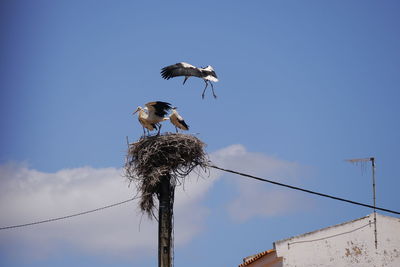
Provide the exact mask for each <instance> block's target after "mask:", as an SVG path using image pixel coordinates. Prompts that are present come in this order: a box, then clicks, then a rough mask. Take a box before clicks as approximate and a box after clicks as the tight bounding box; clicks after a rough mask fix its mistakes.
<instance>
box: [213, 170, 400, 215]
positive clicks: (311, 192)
mask: <svg viewBox="0 0 400 267" xmlns="http://www.w3.org/2000/svg"><path fill="white" fill-rule="evenodd" d="M209 167H211V168H214V169H218V170H221V171H225V172H230V173H233V174H237V175H241V176H245V177H248V178H251V179H255V180H259V181H262V182H267V183H271V184H275V185H279V186H284V187H287V188H290V189H294V190H299V191H303V192H306V193H310V194H314V195H318V196H321V197H327V198H332V199H335V200H339V201H343V202H348V203H351V204H354V205H359V206H364V207H367V208H371V209H374V208H375V209H377V210H381V211H386V212H390V213H394V214H400V212H398V211H394V210H389V209H384V208H379V207H374V206H372V205H368V204H364V203H360V202H356V201H353V200H348V199H344V198H340V197H335V196H331V195H327V194H323V193H318V192H315V191H311V190H308V189H304V188H300V187H296V186H292V185H288V184H283V183H279V182H275V181H272V180H267V179H264V178H260V177H256V176H253V175H250V174H246V173H241V172H237V171H233V170H228V169H224V168H220V167H218V166H215V165H209Z"/></svg>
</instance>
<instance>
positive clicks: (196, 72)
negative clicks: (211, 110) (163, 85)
mask: <svg viewBox="0 0 400 267" xmlns="http://www.w3.org/2000/svg"><path fill="white" fill-rule="evenodd" d="M177 76H185V79H184V80H183V84H185V82H186V80H187V79H189V77H191V76H194V77H198V78H201V79H203V81H204V82H205V83H206V87H204V90H203V94H202V95H201V97H202V98H203V99H204V93H205V92H206V89H207V86H208V84H211V89H212V93H213V96H214V98H217V96H216V95H215V93H214V86H213V84H212V82H218V77H217V74H215V71H214V69H213V67H211V66H210V65H208V66H207V67H205V68H197V67H195V66H193V65H190V64H188V63H185V62H180V63H176V64H174V65H170V66H167V67H164V68H162V69H161V77H163V78H164V79H166V80H169V79H171V78H173V77H177Z"/></svg>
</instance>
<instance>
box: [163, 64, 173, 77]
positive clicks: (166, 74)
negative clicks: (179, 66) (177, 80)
mask: <svg viewBox="0 0 400 267" xmlns="http://www.w3.org/2000/svg"><path fill="white" fill-rule="evenodd" d="M168 67H170V66H168ZM168 67H165V68H162V69H161V77H163V78H164V79H166V80H169V79H171V78H172V72H171V70H170V69H168Z"/></svg>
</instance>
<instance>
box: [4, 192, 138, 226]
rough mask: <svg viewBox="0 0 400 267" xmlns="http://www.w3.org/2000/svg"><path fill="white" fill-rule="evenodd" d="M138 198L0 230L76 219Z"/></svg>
mask: <svg viewBox="0 0 400 267" xmlns="http://www.w3.org/2000/svg"><path fill="white" fill-rule="evenodd" d="M137 198H138V197H133V198H130V199H127V200H124V201H121V202H118V203H114V204H111V205H107V206H104V207H101V208H97V209H93V210H88V211H84V212H79V213H75V214H71V215H67V216H62V217H57V218H52V219H47V220H43V221H37V222H31V223H25V224H18V225H11V226H5V227H0V230H6V229H13V228H20V227H25V226H31V225H36V224H41V223H48V222H54V221H59V220H64V219H68V218H72V217H76V216H81V215H85V214H88V213H92V212H96V211H100V210H104V209H108V208H113V207H116V206H119V205H122V204H125V203H127V202H130V201H132V200H135V199H137Z"/></svg>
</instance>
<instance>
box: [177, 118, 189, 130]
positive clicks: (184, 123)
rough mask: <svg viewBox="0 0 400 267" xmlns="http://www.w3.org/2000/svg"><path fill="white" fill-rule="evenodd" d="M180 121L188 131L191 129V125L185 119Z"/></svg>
mask: <svg viewBox="0 0 400 267" xmlns="http://www.w3.org/2000/svg"><path fill="white" fill-rule="evenodd" d="M179 122H180V123H181V124H182V126H183V127H184V128H185V130H186V131H188V130H189V125H187V124H186V122H185V121H184V120H181V121H179Z"/></svg>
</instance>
